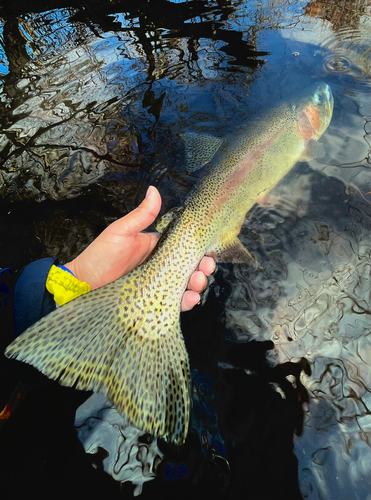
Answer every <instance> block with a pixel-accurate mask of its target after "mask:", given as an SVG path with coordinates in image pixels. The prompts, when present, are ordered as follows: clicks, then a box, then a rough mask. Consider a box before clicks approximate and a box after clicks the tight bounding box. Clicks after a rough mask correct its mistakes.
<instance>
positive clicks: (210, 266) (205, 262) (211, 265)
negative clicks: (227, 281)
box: [198, 257, 216, 276]
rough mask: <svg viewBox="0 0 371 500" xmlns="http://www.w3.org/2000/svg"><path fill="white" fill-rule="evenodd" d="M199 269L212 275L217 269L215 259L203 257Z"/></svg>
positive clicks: (207, 274)
mask: <svg viewBox="0 0 371 500" xmlns="http://www.w3.org/2000/svg"><path fill="white" fill-rule="evenodd" d="M198 269H199V270H200V271H202V272H203V273H205V274H206V276H210V274H213V272H214V271H215V269H216V263H215V260H214V259H213V258H212V257H203V258H202V259H201V261H200V264H199V266H198Z"/></svg>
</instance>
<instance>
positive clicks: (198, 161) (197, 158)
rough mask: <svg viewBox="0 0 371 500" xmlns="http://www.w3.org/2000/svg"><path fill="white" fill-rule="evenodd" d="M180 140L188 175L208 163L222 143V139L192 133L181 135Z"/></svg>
mask: <svg viewBox="0 0 371 500" xmlns="http://www.w3.org/2000/svg"><path fill="white" fill-rule="evenodd" d="M182 139H183V142H184V147H185V156H186V171H187V172H188V173H192V172H196V171H197V170H200V169H201V168H202V167H203V166H204V165H206V164H207V163H209V162H210V161H211V160H212V158H213V156H214V155H215V153H216V152H217V151H218V149H219V148H220V146H221V144H222V142H223V141H224V139H223V138H222V137H216V136H212V135H207V134H196V133H193V132H187V133H185V134H182Z"/></svg>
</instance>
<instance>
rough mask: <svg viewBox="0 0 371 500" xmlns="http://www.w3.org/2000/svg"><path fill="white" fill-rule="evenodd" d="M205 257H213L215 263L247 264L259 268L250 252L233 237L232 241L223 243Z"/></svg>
mask: <svg viewBox="0 0 371 500" xmlns="http://www.w3.org/2000/svg"><path fill="white" fill-rule="evenodd" d="M207 255H209V256H210V257H213V258H214V259H215V260H216V261H217V262H231V263H233V264H242V263H245V264H249V265H250V266H251V265H252V266H254V267H260V265H259V263H258V262H257V261H256V260H255V259H254V257H253V256H252V255H251V254H250V252H249V251H248V250H247V249H246V248H245V247H244V246H243V245H242V243H241V242H240V240H239V239H238V238H237V237H235V238H234V239H233V240H229V241H223V242H221V243H219V245H218V246H217V247H216V248H214V249H213V250H212V251H211V252H208V253H207Z"/></svg>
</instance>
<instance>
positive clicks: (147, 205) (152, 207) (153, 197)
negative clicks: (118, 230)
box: [123, 186, 161, 236]
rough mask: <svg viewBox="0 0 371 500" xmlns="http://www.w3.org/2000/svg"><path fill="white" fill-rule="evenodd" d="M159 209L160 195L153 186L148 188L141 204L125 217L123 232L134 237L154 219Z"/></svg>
mask: <svg viewBox="0 0 371 500" xmlns="http://www.w3.org/2000/svg"><path fill="white" fill-rule="evenodd" d="M160 208H161V195H160V193H159V192H158V190H157V189H156V188H155V187H154V186H150V187H149V188H148V190H147V194H146V197H145V199H144V200H143V201H142V203H141V204H140V205H139V207H137V208H136V209H135V210H133V211H132V212H130V213H129V214H127V215H125V217H124V218H123V220H125V226H124V227H125V232H126V234H127V235H128V236H134V235H136V234H138V233H140V232H141V231H143V230H144V229H146V228H147V227H148V226H149V225H150V224H152V222H153V221H154V220H155V219H156V217H157V215H158V213H159V211H160Z"/></svg>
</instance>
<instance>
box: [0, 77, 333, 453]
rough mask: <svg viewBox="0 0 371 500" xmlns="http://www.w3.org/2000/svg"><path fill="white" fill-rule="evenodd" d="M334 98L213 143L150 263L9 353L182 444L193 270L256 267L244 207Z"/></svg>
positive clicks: (287, 164)
mask: <svg viewBox="0 0 371 500" xmlns="http://www.w3.org/2000/svg"><path fill="white" fill-rule="evenodd" d="M333 105H334V101H333V97H332V93H331V89H330V87H329V86H328V85H327V84H326V83H318V84H314V86H313V85H312V86H310V87H308V88H306V89H303V90H302V91H301V92H300V94H299V95H297V96H294V97H291V98H290V99H288V100H283V101H279V102H278V103H277V104H275V105H272V106H270V107H269V108H267V109H266V110H265V111H264V112H262V113H261V114H259V115H257V116H255V117H253V118H251V119H250V120H249V121H248V122H245V123H243V124H241V125H240V126H239V127H237V129H236V130H235V131H234V133H231V134H230V135H229V136H227V137H225V138H223V139H222V140H216V141H215V142H214V144H215V147H210V148H209V149H210V156H211V158H210V159H209V158H206V159H205V157H202V158H200V162H201V163H202V168H205V169H206V170H205V175H204V176H201V177H200V178H199V179H198V182H197V183H196V186H195V187H194V188H193V189H192V190H191V192H190V193H189V195H188V196H187V198H186V200H185V202H184V204H183V206H182V207H177V208H175V209H172V210H170V211H169V212H168V213H166V214H165V215H164V216H163V217H162V218H161V219H159V221H158V223H157V226H156V227H157V230H158V231H159V232H160V233H161V236H160V239H159V242H158V244H157V246H156V247H155V249H154V251H153V252H152V253H151V255H150V256H149V257H148V258H147V259H146V261H145V262H143V264H141V265H140V266H139V267H137V268H135V269H134V270H133V271H131V272H130V273H129V274H127V275H126V276H123V277H122V278H120V279H118V280H116V281H114V282H113V283H110V284H108V285H105V286H103V287H101V288H99V289H97V290H94V291H92V292H89V293H87V294H85V295H82V296H80V297H78V298H77V299H75V300H73V301H71V302H69V303H67V304H65V305H63V306H62V307H60V308H58V309H57V310H56V311H53V312H52V313H50V314H49V315H47V316H46V317H44V318H42V319H41V320H39V321H38V322H37V323H35V324H34V325H32V326H31V327H30V328H28V329H27V330H26V331H25V332H24V333H23V334H22V335H20V336H19V337H17V338H16V339H15V340H14V341H13V342H12V343H11V344H10V345H9V346H8V347H7V349H6V352H5V354H6V356H7V357H10V358H16V359H18V360H20V361H23V362H26V363H29V364H31V365H33V366H35V367H36V368H37V369H38V370H40V371H41V372H42V373H44V374H45V375H47V376H48V377H49V378H51V379H53V380H58V382H59V383H60V384H62V385H65V386H71V387H75V388H76V389H79V390H92V391H95V392H98V391H103V392H104V393H105V394H106V396H107V397H108V399H109V400H110V401H111V402H112V403H113V404H114V405H115V407H116V409H117V411H118V412H119V413H121V414H123V415H125V416H126V417H127V418H128V420H129V421H130V423H131V424H132V425H134V426H135V427H137V428H138V429H140V430H142V431H145V432H148V433H150V434H152V435H156V436H158V437H161V438H162V439H164V440H166V441H168V442H172V443H174V444H175V445H182V444H184V442H185V439H186V437H187V433H188V428H189V420H190V409H191V395H190V363H189V357H188V353H187V349H186V346H185V342H184V338H183V334H182V331H181V324H180V305H181V300H182V296H183V293H184V291H185V290H186V287H187V283H188V280H189V278H190V275H191V274H192V272H193V271H194V270H195V269H196V267H197V265H198V263H199V262H200V260H201V258H202V257H203V256H204V255H211V256H213V257H214V258H215V259H216V260H217V261H221V262H233V263H249V264H251V263H252V261H253V260H254V259H253V257H252V256H251V254H250V253H249V251H248V250H247V249H246V248H245V247H244V246H243V245H242V243H241V241H240V240H239V239H238V234H239V233H240V230H241V226H242V224H243V223H244V221H245V217H246V214H247V212H248V211H249V210H250V209H251V208H252V207H253V206H254V204H255V202H256V200H257V199H259V198H260V197H261V196H262V195H264V194H265V193H269V191H271V190H272V189H273V188H274V186H275V185H276V184H277V182H278V181H279V180H280V179H282V178H283V177H284V176H285V174H287V173H288V172H289V170H290V169H291V168H292V167H293V166H294V165H295V164H296V163H297V161H299V160H300V159H303V158H308V157H310V155H311V154H312V153H313V150H314V151H315V152H317V153H318V152H320V149H321V148H320V147H319V143H318V139H319V138H320V137H321V135H322V134H323V133H324V132H325V130H326V129H327V127H328V125H329V124H330V121H331V117H332V111H333ZM202 149H203V148H201V150H202ZM196 156H197V155H196ZM201 156H202V155H201ZM196 164H197V161H194V162H193V165H192V169H193V170H194V169H196V168H197V167H196V166H195V165H196Z"/></svg>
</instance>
